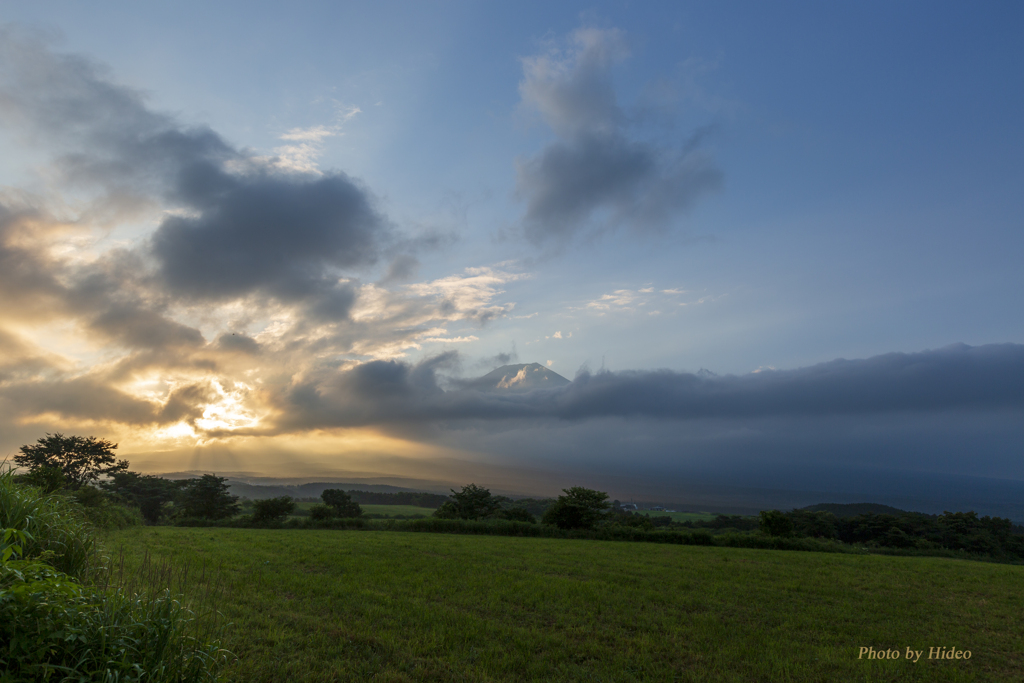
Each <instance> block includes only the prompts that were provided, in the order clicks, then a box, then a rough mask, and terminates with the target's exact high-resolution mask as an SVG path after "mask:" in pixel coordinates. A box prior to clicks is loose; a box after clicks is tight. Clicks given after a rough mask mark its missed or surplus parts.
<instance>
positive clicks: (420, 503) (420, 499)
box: [348, 491, 448, 509]
mask: <svg viewBox="0 0 1024 683" xmlns="http://www.w3.org/2000/svg"><path fill="white" fill-rule="evenodd" d="M348 495H350V496H351V497H352V500H353V501H354V502H356V503H359V504H360V505H415V506H417V507H421V508H431V509H434V508H438V507H440V506H441V504H442V503H444V502H445V501H447V500H448V496H442V495H441V494H440V493H421V492H418V491H398V492H396V493H384V492H377V491H349V492H348Z"/></svg>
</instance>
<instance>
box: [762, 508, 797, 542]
mask: <svg viewBox="0 0 1024 683" xmlns="http://www.w3.org/2000/svg"><path fill="white" fill-rule="evenodd" d="M760 527H761V531H763V532H764V533H766V534H768V535H769V536H790V535H792V533H793V520H792V519H790V518H789V517H787V516H786V515H785V513H783V512H780V511H778V510H762V511H761V519H760Z"/></svg>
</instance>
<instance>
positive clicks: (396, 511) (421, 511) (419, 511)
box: [295, 503, 434, 517]
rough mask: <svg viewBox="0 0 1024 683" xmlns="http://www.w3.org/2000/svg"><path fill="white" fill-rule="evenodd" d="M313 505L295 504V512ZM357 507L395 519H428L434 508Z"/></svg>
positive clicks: (366, 511)
mask: <svg viewBox="0 0 1024 683" xmlns="http://www.w3.org/2000/svg"><path fill="white" fill-rule="evenodd" d="M314 505H317V503H296V504H295V508H296V509H297V510H309V508H311V507H313V506H314ZM359 507H361V508H362V509H363V512H364V513H365V514H367V515H383V516H385V517H396V516H398V515H404V516H405V517H412V516H413V515H423V516H424V517H430V516H431V515H432V514H434V508H421V507H417V506H416V505H360V506H359Z"/></svg>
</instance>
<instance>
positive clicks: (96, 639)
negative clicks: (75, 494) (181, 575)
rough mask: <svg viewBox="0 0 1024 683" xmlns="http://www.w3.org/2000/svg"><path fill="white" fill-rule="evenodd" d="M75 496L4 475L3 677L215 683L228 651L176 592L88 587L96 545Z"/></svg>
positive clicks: (0, 543) (0, 485)
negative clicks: (144, 593) (151, 594)
mask: <svg viewBox="0 0 1024 683" xmlns="http://www.w3.org/2000/svg"><path fill="white" fill-rule="evenodd" d="M74 506H75V504H74V503H73V502H72V501H71V500H70V499H69V498H65V497H61V496H57V495H54V494H47V493H45V492H44V491H43V490H41V489H39V488H35V487H29V486H24V485H21V484H19V483H17V482H16V481H15V480H14V476H13V474H12V473H11V471H10V470H8V471H6V472H0V531H2V533H0V651H2V652H3V653H4V656H3V657H0V680H3V681H8V680H9V681H37V680H39V681H48V680H54V681H57V680H60V681H79V682H90V681H103V682H104V683H106V682H108V681H137V682H140V683H141V682H142V681H145V682H147V683H148V682H150V681H153V682H155V683H164V682H167V683H171V682H172V681H173V682H174V683H186V682H187V683H200V682H205V681H216V680H218V679H219V671H220V670H221V668H222V667H223V665H224V664H225V663H226V662H227V659H228V656H229V653H227V652H226V651H225V650H223V649H221V648H220V647H219V645H218V643H217V642H216V641H211V640H210V638H208V637H207V636H208V635H209V634H201V633H198V632H197V631H196V628H195V623H196V622H195V619H194V617H193V615H192V613H191V612H189V611H188V610H187V609H185V608H184V607H183V606H182V605H181V604H180V603H179V602H178V601H177V600H175V599H174V598H172V597H171V595H170V593H169V592H167V591H164V592H163V593H162V594H161V595H159V596H157V597H156V598H145V597H141V596H139V595H136V594H132V593H128V592H126V591H123V590H114V591H104V590H101V589H99V588H88V587H85V586H83V585H82V584H81V583H80V582H79V581H78V580H77V578H80V577H82V576H83V575H85V574H86V570H87V569H88V568H89V560H90V559H91V558H92V555H93V550H94V544H93V541H92V538H91V536H89V534H88V528H87V526H86V525H85V524H84V522H83V521H82V520H81V518H80V516H79V514H78V512H77V511H76V510H75V507H74Z"/></svg>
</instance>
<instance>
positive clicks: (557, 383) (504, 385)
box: [469, 363, 570, 393]
mask: <svg viewBox="0 0 1024 683" xmlns="http://www.w3.org/2000/svg"><path fill="white" fill-rule="evenodd" d="M567 384H570V382H569V380H567V379H566V378H565V377H562V376H561V375H559V374H558V373H557V372H554V371H553V370H549V369H548V368H546V367H544V366H543V365H541V364H540V363H519V364H516V365H503V366H501V367H500V368H498V369H497V370H492V371H491V372H489V373H487V374H486V375H484V376H483V377H479V378H477V379H475V380H471V381H470V382H469V386H470V388H472V389H476V390H477V391H501V392H506V391H510V392H515V393H520V392H527V391H533V390H534V389H554V388H556V387H563V386H565V385H567Z"/></svg>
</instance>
